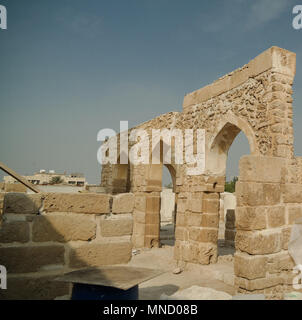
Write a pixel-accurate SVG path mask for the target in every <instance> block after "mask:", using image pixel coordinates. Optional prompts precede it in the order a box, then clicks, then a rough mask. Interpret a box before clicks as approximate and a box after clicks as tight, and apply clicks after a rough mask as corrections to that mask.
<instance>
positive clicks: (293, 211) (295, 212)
mask: <svg viewBox="0 0 302 320" xmlns="http://www.w3.org/2000/svg"><path fill="white" fill-rule="evenodd" d="M299 218H302V207H301V206H299V207H298V206H296V207H289V208H288V224H294V223H295V221H296V220H297V219H299Z"/></svg>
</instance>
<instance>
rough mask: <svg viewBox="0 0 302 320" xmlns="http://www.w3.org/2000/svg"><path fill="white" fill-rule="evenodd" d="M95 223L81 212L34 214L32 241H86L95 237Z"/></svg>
mask: <svg viewBox="0 0 302 320" xmlns="http://www.w3.org/2000/svg"><path fill="white" fill-rule="evenodd" d="M95 234H96V223H95V222H94V221H93V220H91V217H90V216H87V215H81V214H72V213H67V214H55V213H52V214H48V215H41V216H36V217H35V218H34V221H33V228H32V237H33V241H34V242H46V241H58V242H66V241H76V240H83V241H88V240H92V239H94V238H95Z"/></svg>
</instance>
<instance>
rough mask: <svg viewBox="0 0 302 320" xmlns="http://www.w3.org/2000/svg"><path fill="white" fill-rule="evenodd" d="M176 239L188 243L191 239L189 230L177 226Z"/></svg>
mask: <svg viewBox="0 0 302 320" xmlns="http://www.w3.org/2000/svg"><path fill="white" fill-rule="evenodd" d="M175 239H176V240H183V241H187V240H188V239H189V233H188V230H187V228H183V227H179V226H176V228H175Z"/></svg>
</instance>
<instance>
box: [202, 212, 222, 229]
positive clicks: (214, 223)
mask: <svg viewBox="0 0 302 320" xmlns="http://www.w3.org/2000/svg"><path fill="white" fill-rule="evenodd" d="M200 216H201V218H202V222H201V226H202V227H208V228H218V227H219V216H218V214H206V213H202V214H201V215H200ZM197 226H200V224H199V225H197Z"/></svg>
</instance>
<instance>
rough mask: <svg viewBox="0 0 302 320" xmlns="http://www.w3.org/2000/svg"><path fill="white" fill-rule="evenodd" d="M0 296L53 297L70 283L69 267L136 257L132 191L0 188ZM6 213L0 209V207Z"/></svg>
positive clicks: (20, 297)
mask: <svg viewBox="0 0 302 320" xmlns="http://www.w3.org/2000/svg"><path fill="white" fill-rule="evenodd" d="M3 198H4V210H3V214H2V218H3V219H2V225H1V227H0V264H1V265H4V266H5V267H6V268H7V272H8V286H7V287H8V289H7V290H0V298H1V299H54V298H56V297H58V296H63V295H69V294H70V289H71V288H70V286H69V285H68V284H66V283H62V282H57V281H54V279H55V278H56V277H57V276H58V275H61V274H63V273H65V272H68V271H72V270H75V269H78V268H85V267H90V266H102V265H112V264H122V263H127V262H128V261H129V260H130V259H131V250H132V243H131V235H132V228H133V218H132V213H133V208H134V196H133V194H120V195H117V196H110V195H107V194H92V193H85V194H62V193H48V194H32V195H26V194H22V193H6V194H4V193H0V210H1V205H2V204H3V200H2V199H3ZM0 213H1V211H0Z"/></svg>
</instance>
